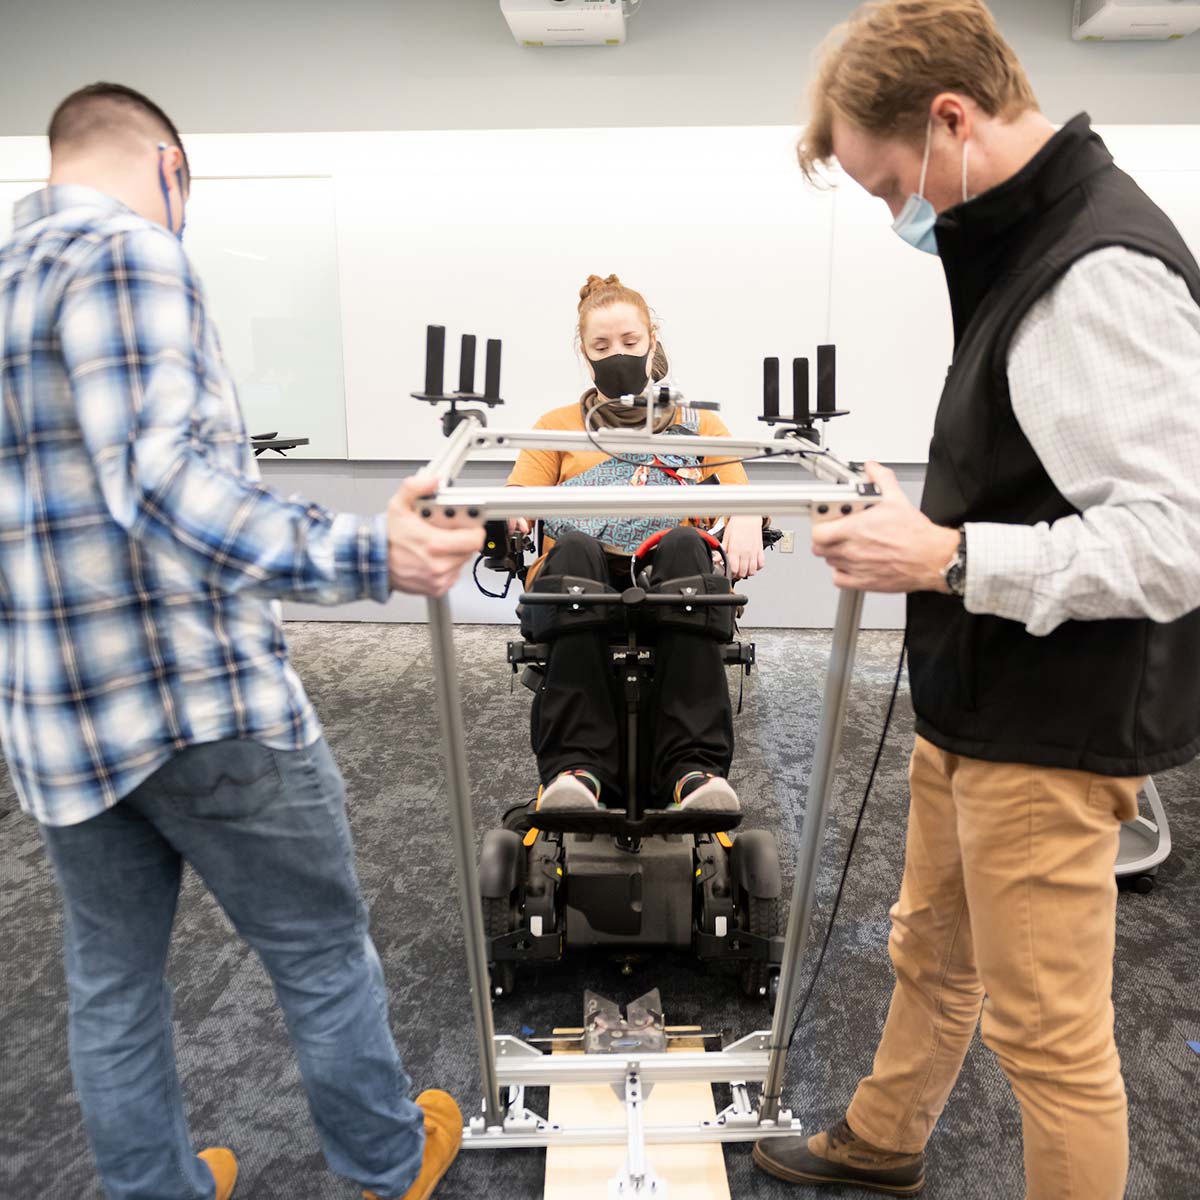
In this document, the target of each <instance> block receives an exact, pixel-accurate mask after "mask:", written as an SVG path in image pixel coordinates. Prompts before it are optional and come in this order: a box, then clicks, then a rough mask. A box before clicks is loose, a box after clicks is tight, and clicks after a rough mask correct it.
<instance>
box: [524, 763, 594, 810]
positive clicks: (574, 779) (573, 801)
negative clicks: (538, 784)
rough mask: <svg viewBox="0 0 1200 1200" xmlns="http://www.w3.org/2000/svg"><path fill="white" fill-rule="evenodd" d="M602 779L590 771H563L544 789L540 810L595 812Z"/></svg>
mask: <svg viewBox="0 0 1200 1200" xmlns="http://www.w3.org/2000/svg"><path fill="white" fill-rule="evenodd" d="M599 807H600V780H598V779H597V778H596V777H595V775H593V774H592V773H591V772H590V771H563V772H562V774H561V775H558V776H557V777H555V778H554V779H553V780H551V781H550V783H549V785H548V786H547V787H545V788H544V789H543V790H542V798H541V799H540V800H539V801H538V806H537V810H538V812H595V811H596V809H598V808H599Z"/></svg>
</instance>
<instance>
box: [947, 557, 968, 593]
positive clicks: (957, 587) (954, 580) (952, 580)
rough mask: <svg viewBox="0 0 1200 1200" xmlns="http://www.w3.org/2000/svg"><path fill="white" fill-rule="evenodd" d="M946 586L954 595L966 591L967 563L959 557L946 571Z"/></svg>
mask: <svg viewBox="0 0 1200 1200" xmlns="http://www.w3.org/2000/svg"><path fill="white" fill-rule="evenodd" d="M946 586H947V587H948V588H949V589H950V591H951V592H953V593H954V595H956V596H962V595H964V594H965V593H966V590H967V564H966V563H964V562H963V561H962V559H961V558H960V559H959V560H958V561H957V562H956V563H955V564H954V565H953V566H952V567H951V568H950V569H949V570H948V571H947V572H946Z"/></svg>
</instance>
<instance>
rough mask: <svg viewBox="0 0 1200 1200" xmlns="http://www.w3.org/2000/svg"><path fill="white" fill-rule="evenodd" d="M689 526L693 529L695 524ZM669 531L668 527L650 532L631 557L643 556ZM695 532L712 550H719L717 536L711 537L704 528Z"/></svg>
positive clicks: (719, 545) (655, 546) (654, 547)
mask: <svg viewBox="0 0 1200 1200" xmlns="http://www.w3.org/2000/svg"><path fill="white" fill-rule="evenodd" d="M676 528H679V527H678V526H676ZM689 528H692V529H695V526H694V525H693V526H689ZM670 532H671V530H670V529H660V530H659V531H658V532H657V533H652V534H651V535H650V536H649V537H648V538H647V539H646V540H645V541H644V542H643V543H642V544H641V545H640V546H639V547H638V548H637V549H636V550H635V551H634V552H633V557H634V558H635V559H637V558H644V557H645V556H646V555H647V554H649V553H650V551H651V550H654V549H656V548H657V547H658V543H659V542H661V541H662V540H663V538H665V537H666V536H667V534H668V533H670ZM696 532H697V533H698V534H699V535H700V536H701V537H702V538H703V539H704V540H705V541H706V542H707V543H708V544H709V546H710V547H711V548H712V549H713V550H720V548H721V543H720V541H719V540H718V539H717V538H715V537H713V535H712V534H711V533H709V532H708V531H707V530H706V529H696Z"/></svg>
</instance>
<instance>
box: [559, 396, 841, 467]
mask: <svg viewBox="0 0 1200 1200" xmlns="http://www.w3.org/2000/svg"><path fill="white" fill-rule="evenodd" d="M620 403H621V401H620V400H603V401H601V402H600V403H599V404H597V405H595V406H594V407H593V408H591V409H590V410H589V411H588V413H587V415H586V416H585V417H584V421H583V432H584V433H585V434H586V435H587V440H588V441H589V442H591V443H592V445H593V446H595V447H596V449H597V450H599V451H600V453H601V454H606V455H608V457H609V458H611V459H612V460H613V461H614V462H619V463H625V464H626V465H627V466H630V467H646V466H653V465H654V464H653V463H645V462H639V461H638V460H637V459H636V458H626V457H625V456H624V455H622V454H617V453H615V452H614V451H612V450H608V449H605V447H604V446H602V445H601V444H600V443H599V442H598V441H597V440H596V433H597V430H595V429H594V428H593V427H592V417H593V416H594V415H595V414H596V413H598V412H601V411H603V410H604V409H606V408H609V407H611V406H612V405H614V404H620ZM630 428H631V429H639V428H645V427H644V426H631V427H630ZM685 444H686V443H685ZM796 454H800V455H802V456H803V457H805V458H824V457H827V456H828V455H829V451H828V450H804V449H797V448H796V447H795V446H792V447H789V448H788V449H787V450H767V451H764V452H762V453H761V454H744V455H742V457H741V458H725V459H719V460H718V461H717V462H706V461H705V460H703V459H701V463H702V465H703V467H704V469H705V470H706V471H715V470H717V469H719V468H720V467H734V466H738V465H740V464H741V463H748V462H760V461H763V460H765V459H769V458H791V457H793V456H794V455H796Z"/></svg>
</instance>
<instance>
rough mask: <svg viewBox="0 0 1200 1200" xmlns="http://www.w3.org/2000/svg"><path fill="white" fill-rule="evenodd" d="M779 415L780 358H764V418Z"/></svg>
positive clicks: (772, 417) (770, 418)
mask: <svg viewBox="0 0 1200 1200" xmlns="http://www.w3.org/2000/svg"><path fill="white" fill-rule="evenodd" d="M778 416H779V359H777V358H764V359H763V418H764V419H765V420H768V421H770V420H772V419H774V418H775V417H778Z"/></svg>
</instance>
